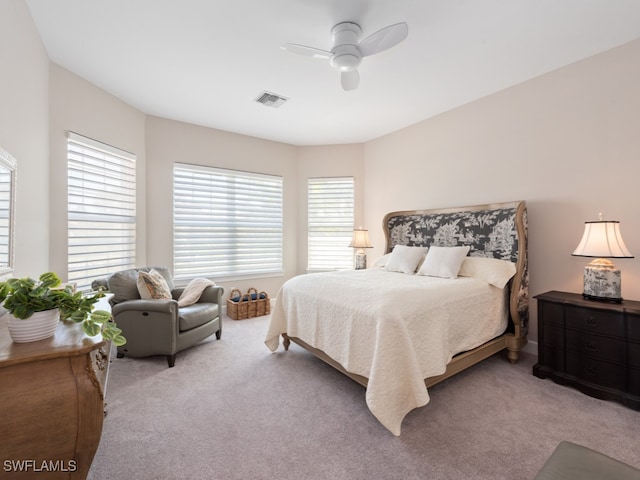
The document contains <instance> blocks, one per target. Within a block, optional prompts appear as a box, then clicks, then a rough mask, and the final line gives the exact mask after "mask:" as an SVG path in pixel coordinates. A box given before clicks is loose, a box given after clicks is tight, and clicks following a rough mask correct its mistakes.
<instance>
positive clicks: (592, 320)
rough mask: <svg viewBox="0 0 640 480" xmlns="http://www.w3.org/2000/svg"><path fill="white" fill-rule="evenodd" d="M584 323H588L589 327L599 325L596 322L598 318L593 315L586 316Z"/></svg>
mask: <svg viewBox="0 0 640 480" xmlns="http://www.w3.org/2000/svg"><path fill="white" fill-rule="evenodd" d="M586 323H587V325H589V326H590V327H597V326H598V325H599V324H598V320H596V319H595V318H593V317H588V318H587V321H586Z"/></svg>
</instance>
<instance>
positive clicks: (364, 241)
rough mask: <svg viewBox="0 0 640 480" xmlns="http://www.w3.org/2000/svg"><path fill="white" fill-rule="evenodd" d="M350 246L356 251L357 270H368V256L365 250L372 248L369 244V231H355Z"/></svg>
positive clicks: (360, 229)
mask: <svg viewBox="0 0 640 480" xmlns="http://www.w3.org/2000/svg"><path fill="white" fill-rule="evenodd" d="M349 246H350V247H353V248H355V249H356V251H355V254H354V264H355V269H356V270H361V269H363V268H367V256H366V255H365V253H364V250H363V248H371V244H370V243H369V230H365V229H363V228H362V227H360V228H356V229H354V230H353V237H352V238H351V243H350V244H349Z"/></svg>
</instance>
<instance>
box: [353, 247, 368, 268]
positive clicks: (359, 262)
mask: <svg viewBox="0 0 640 480" xmlns="http://www.w3.org/2000/svg"><path fill="white" fill-rule="evenodd" d="M353 266H354V268H355V269H356V270H364V269H366V268H367V255H366V254H365V253H364V250H358V251H357V252H356V254H355V255H354V256H353Z"/></svg>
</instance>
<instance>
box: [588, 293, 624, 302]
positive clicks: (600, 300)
mask: <svg viewBox="0 0 640 480" xmlns="http://www.w3.org/2000/svg"><path fill="white" fill-rule="evenodd" d="M582 297H583V298H585V299H587V300H595V301H597V302H607V303H622V298H611V297H597V296H595V295H589V294H586V293H583V294H582Z"/></svg>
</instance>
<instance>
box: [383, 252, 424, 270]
mask: <svg viewBox="0 0 640 480" xmlns="http://www.w3.org/2000/svg"><path fill="white" fill-rule="evenodd" d="M425 253H427V247H408V246H406V245H396V246H395V247H393V251H392V252H391V256H390V257H389V260H388V261H387V264H386V265H385V266H384V269H385V270H387V271H389V272H401V273H415V271H416V268H417V267H418V264H419V263H420V260H422V257H423V256H424V254H425Z"/></svg>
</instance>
